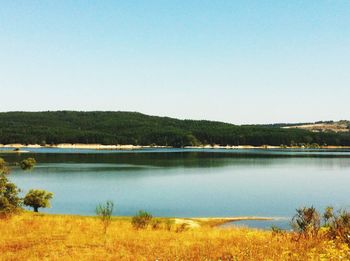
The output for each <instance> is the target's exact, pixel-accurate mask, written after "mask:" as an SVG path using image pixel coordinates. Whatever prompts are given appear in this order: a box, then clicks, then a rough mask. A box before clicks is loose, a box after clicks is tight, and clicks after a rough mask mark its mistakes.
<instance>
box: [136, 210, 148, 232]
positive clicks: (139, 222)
mask: <svg viewBox="0 0 350 261" xmlns="http://www.w3.org/2000/svg"><path fill="white" fill-rule="evenodd" d="M152 218H153V216H152V215H151V214H150V213H148V212H146V211H143V210H140V211H139V212H138V213H137V214H136V215H135V216H133V218H132V220H131V224H132V225H133V227H134V228H136V229H144V228H146V227H147V226H148V225H149V224H150V222H151V220H152Z"/></svg>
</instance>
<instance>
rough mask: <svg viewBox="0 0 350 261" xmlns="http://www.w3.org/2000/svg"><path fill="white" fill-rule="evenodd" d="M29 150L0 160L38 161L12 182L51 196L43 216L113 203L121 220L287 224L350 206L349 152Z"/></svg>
mask: <svg viewBox="0 0 350 261" xmlns="http://www.w3.org/2000/svg"><path fill="white" fill-rule="evenodd" d="M26 150H30V151H31V153H26V154H20V155H16V154H0V157H3V158H5V159H6V160H8V161H10V162H14V161H19V160H21V159H23V158H26V157H29V156H34V157H35V158H36V160H37V161H38V164H37V166H36V167H35V168H34V169H33V170H32V171H21V170H19V169H18V168H13V170H12V173H11V174H10V179H11V180H12V181H13V182H15V183H16V184H17V185H18V186H19V187H20V188H21V189H22V190H23V192H24V193H25V192H27V191H28V190H29V189H30V188H40V189H45V190H48V191H51V192H53V193H54V199H53V200H52V208H50V209H42V211H43V212H49V213H69V214H81V215H94V210H95V207H96V205H97V204H98V203H101V202H105V201H106V200H112V201H114V203H115V207H116V211H115V213H114V214H115V215H127V216H129V215H134V214H135V213H136V212H137V211H138V210H140V209H144V210H146V211H149V212H151V213H152V214H153V215H155V216H176V217H201V216H203V217H210V216H212V217H220V216H273V217H278V218H279V220H277V221H276V222H277V223H276V224H277V225H280V226H282V227H288V219H289V218H290V217H291V216H293V214H294V212H295V208H297V207H300V206H311V205H313V206H315V207H317V208H318V209H320V210H322V209H323V208H324V207H325V206H328V205H333V206H334V207H336V208H341V207H342V208H345V207H349V205H350V150H333V151H330V150H324V151H322V150H299V151H296V150H259V149H257V150H237V149H235V150H226V149H215V150H213V149H207V150H205V149H147V150H137V151H96V150H69V149H26ZM241 223H243V224H245V225H248V226H254V227H266V226H270V225H271V223H266V222H262V221H259V222H252V221H249V222H241Z"/></svg>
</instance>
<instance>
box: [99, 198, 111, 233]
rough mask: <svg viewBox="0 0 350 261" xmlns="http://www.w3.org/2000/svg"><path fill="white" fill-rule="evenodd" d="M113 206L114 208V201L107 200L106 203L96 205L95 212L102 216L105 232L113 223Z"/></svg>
mask: <svg viewBox="0 0 350 261" xmlns="http://www.w3.org/2000/svg"><path fill="white" fill-rule="evenodd" d="M113 208H114V204H113V201H106V203H105V204H99V205H98V206H97V207H96V210H95V212H96V214H97V216H99V217H100V220H101V222H102V224H103V231H104V234H106V233H107V229H108V227H109V225H110V224H111V221H112V214H113Z"/></svg>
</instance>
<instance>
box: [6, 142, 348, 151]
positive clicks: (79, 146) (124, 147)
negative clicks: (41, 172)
mask: <svg viewBox="0 0 350 261" xmlns="http://www.w3.org/2000/svg"><path fill="white" fill-rule="evenodd" d="M1 148H13V150H2V151H1ZM22 148H36V149H40V148H55V149H57V148H58V149H91V150H140V149H166V148H175V147H172V146H158V145H147V146H142V145H132V144H129V145H103V144H82V143H77V144H70V143H61V144H56V145H39V144H19V143H15V144H0V152H1V153H13V152H14V153H16V152H17V153H25V152H28V151H25V150H22ZM183 149H228V150H229V149H350V146H326V145H325V146H316V145H314V146H307V145H304V146H284V145H281V146H272V145H262V146H253V145H239V146H229V145H227V146H220V145H209V144H208V145H201V146H185V147H183Z"/></svg>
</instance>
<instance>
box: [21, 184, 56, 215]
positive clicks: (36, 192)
mask: <svg viewBox="0 0 350 261" xmlns="http://www.w3.org/2000/svg"><path fill="white" fill-rule="evenodd" d="M52 197H53V193H51V192H48V191H46V190H41V189H31V190H29V192H28V193H27V194H26V196H25V197H24V200H23V203H24V205H26V206H29V207H32V208H33V209H34V212H38V209H39V208H49V207H50V200H51V199H52Z"/></svg>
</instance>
